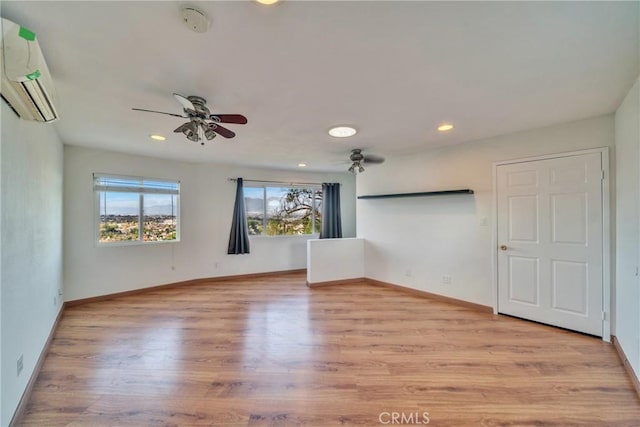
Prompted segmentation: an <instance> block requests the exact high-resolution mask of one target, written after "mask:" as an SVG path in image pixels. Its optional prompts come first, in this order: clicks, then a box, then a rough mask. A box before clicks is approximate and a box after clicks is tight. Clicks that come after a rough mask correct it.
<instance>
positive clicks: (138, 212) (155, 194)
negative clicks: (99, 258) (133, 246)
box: [93, 174, 180, 244]
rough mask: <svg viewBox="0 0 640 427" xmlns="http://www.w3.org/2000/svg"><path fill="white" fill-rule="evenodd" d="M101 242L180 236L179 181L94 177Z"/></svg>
mask: <svg viewBox="0 0 640 427" xmlns="http://www.w3.org/2000/svg"><path fill="white" fill-rule="evenodd" d="M93 190H94V192H95V194H96V200H97V202H96V205H97V208H98V242H99V243H107V244H108V243H114V242H121V243H123V242H131V243H133V242H137V243H147V242H160V241H178V240H179V239H180V226H179V223H180V222H179V218H180V216H179V211H180V182H178V181H166V180H158V179H151V178H136V177H126V176H113V175H98V174H94V176H93Z"/></svg>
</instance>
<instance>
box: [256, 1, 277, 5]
mask: <svg viewBox="0 0 640 427" xmlns="http://www.w3.org/2000/svg"><path fill="white" fill-rule="evenodd" d="M256 1H257V2H258V3H260V4H264V5H267V6H269V5H272V4H276V3H278V1H279V0H256Z"/></svg>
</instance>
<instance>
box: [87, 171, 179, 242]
mask: <svg viewBox="0 0 640 427" xmlns="http://www.w3.org/2000/svg"><path fill="white" fill-rule="evenodd" d="M105 178H106V179H110V178H111V179H118V180H128V181H139V182H140V185H139V186H131V187H125V186H114V187H110V186H109V185H102V184H98V180H99V179H105ZM144 181H147V182H149V181H151V182H158V183H170V184H176V186H177V189H175V190H174V189H162V188H157V187H145V185H144ZM103 192H121V193H130V194H138V195H139V197H138V203H139V205H138V239H137V240H123V241H115V242H101V241H100V222H101V221H100V194H101V193H103ZM144 194H172V195H176V196H177V197H176V238H175V239H173V240H152V241H145V240H143V236H144V234H143V233H144V227H143V224H144ZM93 196H94V211H95V213H94V216H93V217H94V221H95V223H94V226H93V230H94V233H95V234H94V241H95V242H96V245H97V246H109V247H111V246H131V245H151V244H162V243H176V242H180V181H178V180H175V179H166V178H150V177H142V176H130V175H114V174H108V173H94V174H93Z"/></svg>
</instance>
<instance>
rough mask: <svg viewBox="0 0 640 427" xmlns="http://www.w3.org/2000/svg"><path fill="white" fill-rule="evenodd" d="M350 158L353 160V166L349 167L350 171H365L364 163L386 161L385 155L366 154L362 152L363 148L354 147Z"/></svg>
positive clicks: (374, 163) (373, 163) (376, 163)
mask: <svg viewBox="0 0 640 427" xmlns="http://www.w3.org/2000/svg"><path fill="white" fill-rule="evenodd" d="M349 160H351V167H349V172H351V173H356V172H364V166H363V164H364V163H368V164H372V165H378V164H380V163H384V157H380V156H374V155H368V156H365V155H364V154H362V148H354V149H353V150H351V155H350V156H349Z"/></svg>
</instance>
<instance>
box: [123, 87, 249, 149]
mask: <svg viewBox="0 0 640 427" xmlns="http://www.w3.org/2000/svg"><path fill="white" fill-rule="evenodd" d="M173 96H174V97H175V98H176V100H177V101H178V102H179V103H180V105H182V109H183V111H184V115H180V114H173V113H165V112H163V111H154V110H145V109H143V108H132V110H135V111H146V112H148V113H158V114H166V115H168V116H174V117H180V118H183V119H189V121H188V122H186V123H184V124H182V125H181V126H179V127H178V128H176V129H175V130H174V132H176V133H180V132H182V133H184V135H185V136H186V137H187V139H188V140H189V141H193V142H199V141H200V144H201V145H204V142H202V137H203V136H204V137H205V138H207V140H208V141H210V140H212V139H213V138H215V137H216V134H218V135H222V136H223V137H224V138H233V137H234V136H236V134H235V132H233V131H231V130H229V129H227V128H225V127H223V126H221V125H220V123H232V124H237V125H244V124H247V118H246V117H245V116H243V115H242V114H211V111H209V107H207V101H206V100H205V99H204V98H201V97H199V96H182V95H180V94H177V93H174V94H173Z"/></svg>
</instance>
